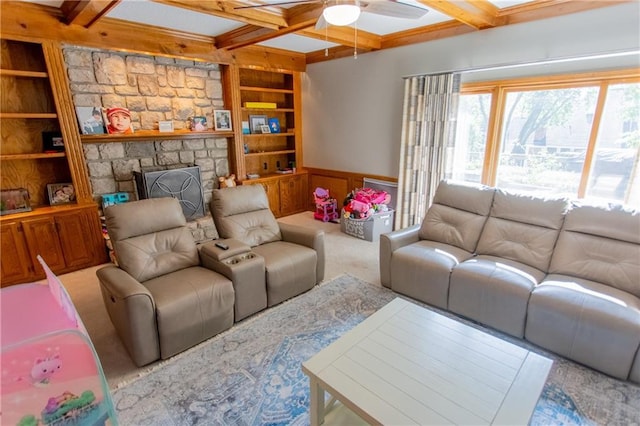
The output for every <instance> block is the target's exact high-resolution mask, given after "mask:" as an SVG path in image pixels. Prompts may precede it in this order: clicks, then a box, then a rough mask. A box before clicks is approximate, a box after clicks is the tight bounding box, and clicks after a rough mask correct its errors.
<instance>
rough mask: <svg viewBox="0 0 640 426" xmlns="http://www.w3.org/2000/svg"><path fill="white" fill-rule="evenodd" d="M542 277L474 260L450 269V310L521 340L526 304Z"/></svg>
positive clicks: (503, 262)
mask: <svg viewBox="0 0 640 426" xmlns="http://www.w3.org/2000/svg"><path fill="white" fill-rule="evenodd" d="M544 277H545V274H544V273H543V272H541V271H539V270H538V269H536V268H533V267H531V266H527V265H525V264H522V263H519V262H515V261H512V260H508V259H503V258H499V257H494V256H485V255H483V256H476V257H474V258H472V259H469V260H466V261H464V262H462V263H460V264H459V265H458V266H456V267H454V268H453V271H452V272H451V280H450V283H449V310H450V311H452V312H455V313H457V314H459V315H462V316H464V317H467V318H471V319H473V320H475V321H479V322H481V323H483V324H486V325H488V326H489V327H493V328H495V329H497V330H500V331H503V332H505V333H508V334H511V335H512V336H516V337H522V336H524V327H525V320H526V317H527V304H528V303H529V295H530V294H531V291H532V290H533V288H534V287H535V286H536V284H538V283H539V282H540V281H542V280H543V279H544Z"/></svg>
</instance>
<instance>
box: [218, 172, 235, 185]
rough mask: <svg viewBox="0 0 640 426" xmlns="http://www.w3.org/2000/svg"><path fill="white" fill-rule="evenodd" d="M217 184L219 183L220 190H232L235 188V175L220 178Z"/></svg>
mask: <svg viewBox="0 0 640 426" xmlns="http://www.w3.org/2000/svg"><path fill="white" fill-rule="evenodd" d="M218 182H220V188H232V187H234V186H236V175H233V174H231V175H229V176H227V177H222V176H220V177H219V178H218Z"/></svg>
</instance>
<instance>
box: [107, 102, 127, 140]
mask: <svg viewBox="0 0 640 426" xmlns="http://www.w3.org/2000/svg"><path fill="white" fill-rule="evenodd" d="M103 112H104V114H103V116H104V122H105V124H106V126H107V133H108V134H110V135H130V134H132V133H133V123H132V122H131V111H129V109H128V108H123V107H112V108H106V109H103Z"/></svg>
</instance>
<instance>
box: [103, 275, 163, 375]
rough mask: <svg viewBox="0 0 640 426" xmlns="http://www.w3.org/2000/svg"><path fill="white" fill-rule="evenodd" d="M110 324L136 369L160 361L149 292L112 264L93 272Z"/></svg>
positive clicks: (154, 310) (152, 305)
mask: <svg viewBox="0 0 640 426" xmlns="http://www.w3.org/2000/svg"><path fill="white" fill-rule="evenodd" d="M96 275H97V276H98V280H99V281H100V291H101V292H102V298H103V300H104V305H105V307H106V309H107V312H108V313H109V317H110V318H111V322H112V323H113V326H114V327H115V329H116V331H117V332H118V335H119V336H120V338H121V339H122V342H123V343H124V345H125V347H126V348H127V351H128V352H129V354H130V355H131V358H132V359H133V361H134V362H135V363H136V365H137V366H139V367H141V366H143V365H146V364H148V363H150V362H153V361H155V360H157V359H158V358H160V342H159V340H158V326H157V324H156V306H155V302H154V300H153V296H152V295H151V293H150V292H149V290H148V289H147V288H146V287H145V286H144V285H142V284H141V283H140V282H138V281H137V280H135V279H134V278H133V277H132V276H131V275H129V274H127V273H126V272H125V271H124V270H122V269H120V268H118V267H117V266H115V265H110V266H105V267H103V268H100V269H98V270H97V271H96Z"/></svg>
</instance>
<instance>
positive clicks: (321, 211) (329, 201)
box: [313, 188, 339, 222]
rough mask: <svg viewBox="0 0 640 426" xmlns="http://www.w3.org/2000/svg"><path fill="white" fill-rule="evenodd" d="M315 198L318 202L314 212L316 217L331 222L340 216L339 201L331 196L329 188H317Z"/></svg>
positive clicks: (314, 193)
mask: <svg viewBox="0 0 640 426" xmlns="http://www.w3.org/2000/svg"><path fill="white" fill-rule="evenodd" d="M313 198H314V200H315V203H316V211H315V213H314V214H313V217H314V218H315V219H317V220H321V221H323V222H329V221H330V220H335V219H337V218H338V216H339V215H338V202H337V201H336V199H335V198H331V196H329V190H328V189H324V188H316V190H315V191H313Z"/></svg>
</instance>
